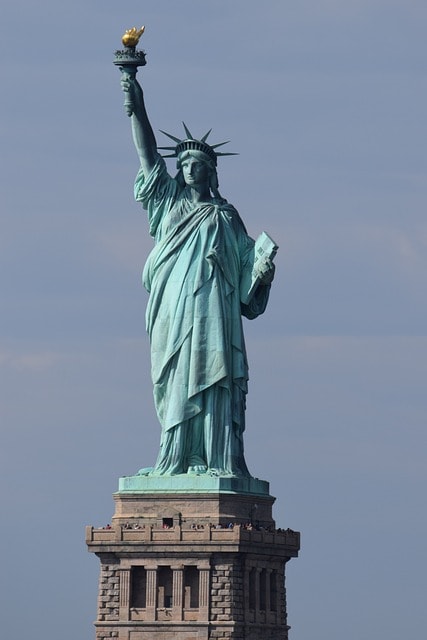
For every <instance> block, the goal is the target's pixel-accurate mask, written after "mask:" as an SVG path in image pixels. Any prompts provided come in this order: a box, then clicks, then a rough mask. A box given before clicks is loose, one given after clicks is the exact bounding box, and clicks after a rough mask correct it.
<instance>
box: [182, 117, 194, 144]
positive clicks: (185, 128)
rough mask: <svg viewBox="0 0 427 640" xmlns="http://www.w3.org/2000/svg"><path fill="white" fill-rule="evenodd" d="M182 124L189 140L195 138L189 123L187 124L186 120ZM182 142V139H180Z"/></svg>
mask: <svg viewBox="0 0 427 640" xmlns="http://www.w3.org/2000/svg"><path fill="white" fill-rule="evenodd" d="M182 126H183V127H184V130H185V133H186V135H187V138H188V139H189V140H194V138H193V135H192V133H191V132H190V130H189V129H188V127H187V125H186V124H185V122H183V123H182ZM180 142H181V141H180Z"/></svg>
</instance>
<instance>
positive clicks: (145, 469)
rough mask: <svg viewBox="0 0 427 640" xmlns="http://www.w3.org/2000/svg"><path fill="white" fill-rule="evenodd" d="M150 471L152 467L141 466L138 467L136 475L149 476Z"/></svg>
mask: <svg viewBox="0 0 427 640" xmlns="http://www.w3.org/2000/svg"><path fill="white" fill-rule="evenodd" d="M152 471H153V467H143V468H142V469H140V470H139V471H138V473H137V474H136V475H137V476H149V475H150V473H151V472H152Z"/></svg>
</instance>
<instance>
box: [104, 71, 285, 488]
mask: <svg viewBox="0 0 427 640" xmlns="http://www.w3.org/2000/svg"><path fill="white" fill-rule="evenodd" d="M116 64H118V63H116ZM120 66H121V71H122V80H121V84H122V88H123V90H124V92H125V95H126V100H125V105H126V110H127V113H128V114H129V115H130V116H131V122H132V132H133V139H134V143H135V147H136V150H137V152H138V156H139V159H140V163H141V166H140V170H139V172H138V175H137V177H136V182H135V197H136V200H137V201H138V202H141V203H142V206H143V207H144V209H146V210H147V212H148V221H149V229H150V234H151V235H152V236H153V237H154V239H155V246H154V248H153V250H152V251H151V253H150V255H149V257H148V260H147V263H146V265H145V268H144V273H143V283H144V286H145V288H146V289H147V291H148V292H149V294H150V295H149V302H148V307H147V313H146V324H147V331H148V334H149V337H150V343H151V373H152V379H153V384H154V401H155V406H156V410H157V415H158V418H159V421H160V423H161V427H162V431H161V441H160V452H159V455H158V458H157V462H156V464H155V466H154V467H153V468H148V469H141V471H140V472H139V473H140V474H152V475H175V474H183V473H188V474H204V473H208V474H211V475H216V476H250V474H249V471H248V469H247V466H246V463H245V459H244V454H243V432H244V429H245V400H246V393H247V381H248V364H247V359H246V351H245V343H244V337H243V328H242V315H244V316H246V317H247V318H250V319H252V318H256V317H257V316H258V315H260V314H261V313H263V312H264V310H265V308H266V305H267V301H268V296H269V291H270V285H271V282H272V280H273V276H274V265H273V263H272V260H271V256H272V255H274V250H273V251H270V253H268V252H267V253H264V255H263V257H262V259H258V260H257V257H256V250H257V248H256V244H255V242H254V240H253V239H252V238H250V237H249V236H248V234H247V232H246V229H245V226H244V224H243V222H242V220H241V218H240V216H239V214H238V212H237V211H236V209H235V208H234V207H233V206H232V205H230V204H228V203H227V201H226V200H224V198H222V196H221V195H220V193H219V191H218V177H217V168H216V167H217V157H218V156H220V155H231V154H224V153H218V152H216V151H215V149H216V148H217V147H218V146H220V145H212V146H210V145H209V144H208V143H207V142H206V140H207V137H208V134H206V135H205V136H204V137H203V138H201V139H200V140H197V139H195V138H194V137H193V136H192V135H191V133H190V131H189V130H188V129H187V127H185V125H184V128H185V138H184V139H183V140H181V139H180V138H176V137H174V136H169V134H166V135H168V136H169V137H170V138H172V139H173V140H174V142H175V146H173V147H163V148H166V149H170V150H172V152H173V153H172V154H170V155H169V157H171V156H173V157H176V158H177V168H178V173H177V175H176V176H175V177H171V176H170V175H169V174H168V171H167V169H166V164H165V161H164V160H163V157H161V156H160V154H159V152H158V147H157V143H156V139H155V137H154V133H153V129H152V127H151V125H150V122H149V119H148V117H147V112H146V109H145V105H144V98H143V91H142V88H141V86H140V84H139V83H138V81H137V80H136V77H135V75H136V73H135V72H136V69H135V68H134V69H132V68H129V67H127V66H126V64H121V65H120ZM222 144H224V143H222ZM263 235H264V236H265V237H266V238H268V236H266V234H263ZM268 240H270V239H269V238H268ZM275 248H277V247H275ZM261 253H262V252H261Z"/></svg>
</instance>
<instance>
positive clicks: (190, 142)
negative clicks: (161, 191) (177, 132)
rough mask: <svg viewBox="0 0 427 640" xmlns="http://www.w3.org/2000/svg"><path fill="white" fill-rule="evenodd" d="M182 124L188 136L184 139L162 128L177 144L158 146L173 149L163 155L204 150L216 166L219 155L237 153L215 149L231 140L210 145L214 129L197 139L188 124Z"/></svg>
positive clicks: (173, 155)
mask: <svg viewBox="0 0 427 640" xmlns="http://www.w3.org/2000/svg"><path fill="white" fill-rule="evenodd" d="M182 124H183V126H184V131H185V134H186V136H187V137H186V138H184V139H183V140H181V139H180V138H177V137H176V136H172V135H171V134H170V133H166V131H162V130H161V129H160V131H161V133H163V134H164V135H165V136H167V137H168V138H170V139H171V140H173V141H174V142H176V145H175V146H174V147H158V148H159V149H161V150H162V151H173V153H168V154H166V155H164V156H163V157H164V158H178V156H179V155H180V154H181V153H182V152H183V151H202V152H203V153H205V154H206V155H207V156H208V157H209V158H210V159H211V160H212V161H213V163H214V164H215V166H216V165H217V157H218V156H235V155H237V154H236V153H221V152H217V151H215V149H217V148H218V147H221V146H222V145H223V144H228V142H229V140H227V141H226V142H219V143H217V144H212V145H209V144H208V143H207V142H206V140H207V138H208V136H209V134H210V132H211V131H212V129H209V131H208V132H207V133H205V135H204V136H203V137H202V138H201V139H200V140H197V139H196V138H194V136H193V135H192V134H191V132H190V131H189V129H188V127H187V126H186V124H185V123H184V122H183V123H182Z"/></svg>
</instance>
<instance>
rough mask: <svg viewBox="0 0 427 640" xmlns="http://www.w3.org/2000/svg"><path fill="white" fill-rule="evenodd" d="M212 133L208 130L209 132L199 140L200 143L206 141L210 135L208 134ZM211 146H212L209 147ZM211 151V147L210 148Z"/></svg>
mask: <svg viewBox="0 0 427 640" xmlns="http://www.w3.org/2000/svg"><path fill="white" fill-rule="evenodd" d="M211 131H212V129H209V131H208V132H207V133H205V135H204V136H203V138H200V139H201V141H202V142H206V140H207V139H208V136H209V134H210V132H211ZM211 146H212V145H211ZM212 149H213V147H212Z"/></svg>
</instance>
